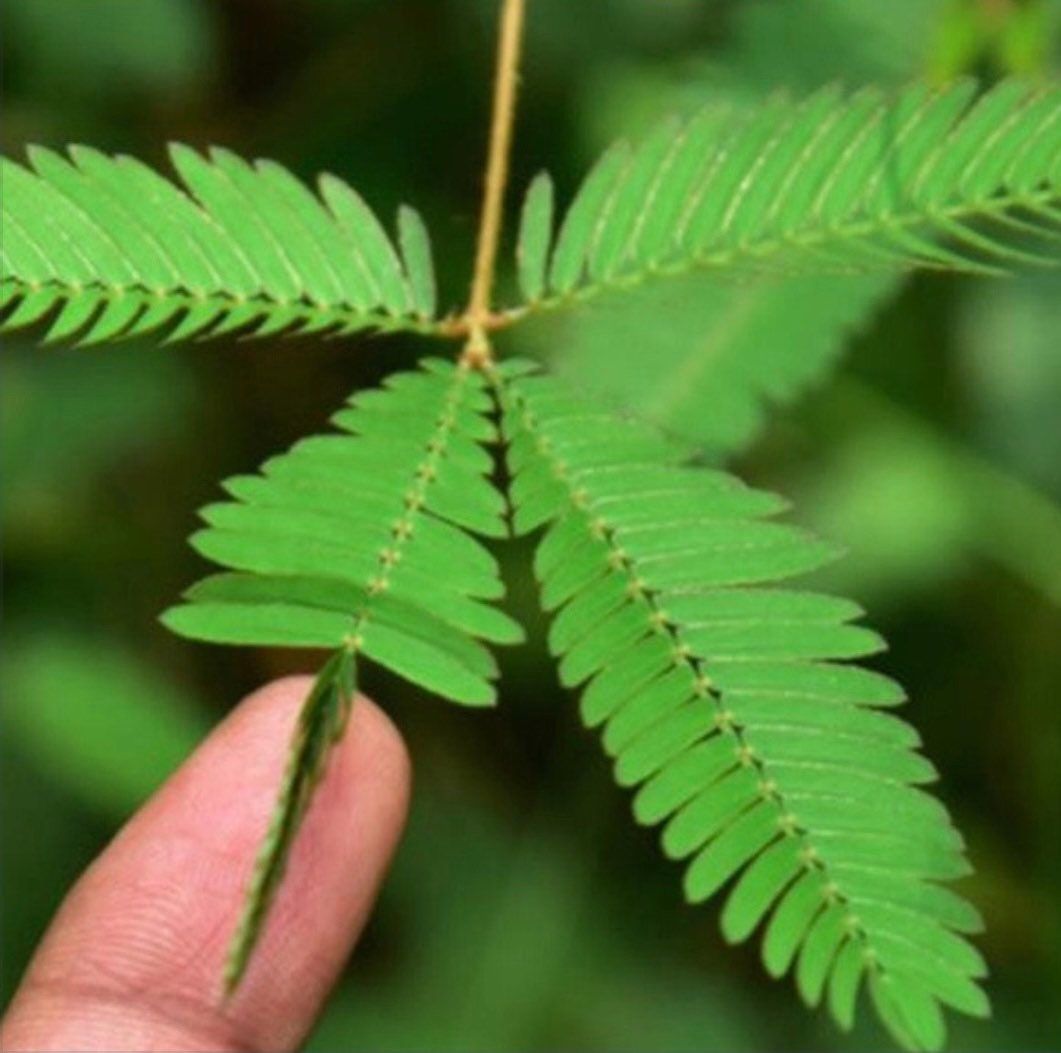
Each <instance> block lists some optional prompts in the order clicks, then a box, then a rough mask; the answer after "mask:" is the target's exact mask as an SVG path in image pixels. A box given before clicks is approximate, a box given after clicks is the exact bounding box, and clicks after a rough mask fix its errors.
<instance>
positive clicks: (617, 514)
mask: <svg viewBox="0 0 1061 1053" xmlns="http://www.w3.org/2000/svg"><path fill="white" fill-rule="evenodd" d="M525 370H526V367H525V366H524V365H522V364H517V365H515V366H507V365H505V366H502V367H501V369H500V371H499V379H498V386H499V389H500V390H501V392H502V395H501V398H502V400H503V407H504V429H505V434H506V438H507V441H508V444H509V445H508V451H509V454H508V455H509V468H510V472H511V475H512V477H513V482H512V487H511V495H512V502H513V506H514V509H515V512H514V523H515V527H516V530H517V531H518V532H527V531H531V530H535V529H538V528H540V527H543V526H544V527H546V528H547V529H546V531H545V534H544V536H543V538H542V540H541V543H540V545H539V547H538V550H537V553H536V556H535V571H536V575H537V577H538V578H539V580H540V582H541V590H542V602H543V606H544V607H545V608H546V609H547V610H549V611H552V612H554V620H553V622H552V626H551V629H550V635H549V645H550V648H551V650H552V651H553V652H554V653H555V654H556V655H558V656H559V657H560V676H561V680H562V682H563V683H564V684H566V685H567V686H570V687H574V686H578V685H585V686H584V689H583V692H582V697H581V713H582V717H583V719H584V721H585V723H586V724H587V725H588V726H590V727H597V728H600V729H601V734H602V739H603V745H604V749H605V750H606V752H607V753H608V754H609V755H610V756H611V757H612V758H613V759H614V765H615V768H614V772H615V778H616V780H617V781H618V783H619V784H620V785H622V786H626V787H630V788H632V789H636V793H635V796H634V800H633V811H634V816H635V818H636V819H637V821H638V822H640V823H644V824H652V825H655V824H659V823H662V824H664V825H663V832H662V847H663V851H664V852H665V854H666V855H668V856H669V857H671V858H674V859H678V860H686V861H688V865H687V869H686V872H685V878H684V889H685V894H686V896H687V898H688V899H689V900H691V901H693V902H700V901H703V900H706V899H708V898H709V897H711V896H713V895H715V894H716V893H717V892H719V891H720V890H721V889H723V888H724V887H726V886H729V892H728V895H727V896H726V900H725V905H724V907H723V911H722V929H723V933H724V934H725V936H726V938H727V939H728V940H730V941H733V942H737V941H741V940H745V939H747V938H748V937H749V936H750V935H751V934H752V932H753V931H754V930H755V929H756V928H757V927H759V926H760V925H761V926H763V928H764V936H763V944H762V956H763V963H764V966H765V968H766V970H767V971H768V972H769V973H770V974H771V975H772V976H780V975H782V974H784V973H785V972H788V971H789V970H790V969H791V970H793V971H794V973H795V980H796V985H797V988H798V990H799V993H800V995H801V997H802V998H803V1000H804V1001H805V1002H807V1003H808V1004H809V1005H812V1006H813V1005H818V1004H820V1003H822V1002H825V1003H826V1004H827V1005H828V1006H829V1009H830V1012H831V1013H832V1015H833V1017H834V1018H835V1019H836V1021H837V1022H838V1023H839V1024H840V1026H841V1027H844V1028H847V1027H850V1026H851V1022H852V1020H853V1018H854V1012H855V1003H856V999H857V995H858V992H859V990H860V988H862V987H863V986H864V987H865V988H866V989H867V990H868V991H869V993H870V997H871V999H872V1000H873V1002H874V1004H875V1005H876V1007H877V1009H878V1012H879V1015H880V1016H881V1019H882V1020H883V1021H884V1023H885V1025H886V1026H887V1027H888V1028H889V1030H891V1032H892V1033H893V1034H894V1035H895V1036H896V1038H897V1039H898V1040H899V1041H900V1042H901V1043H902V1044H903V1045H904V1046H906V1047H908V1048H910V1049H937V1048H939V1046H940V1044H941V1043H942V1041H943V1018H942V1014H941V1012H940V1006H941V1005H942V1006H948V1007H950V1008H953V1009H956V1010H958V1011H960V1012H965V1013H969V1014H972V1015H976V1016H981V1015H985V1014H986V1013H987V1012H988V1003H987V1001H986V998H985V996H984V994H983V992H982V990H981V988H980V986H979V985H978V983H977V980H978V979H980V978H981V977H982V976H983V975H984V972H985V970H984V964H983V961H982V959H981V957H980V955H979V954H978V952H977V951H976V950H975V949H974V948H973V947H972V946H971V945H970V944H969V943H968V942H967V941H966V940H965V939H964V938H963V936H962V934H964V933H969V932H974V931H976V930H977V929H978V928H979V919H978V916H977V914H976V912H975V911H974V910H973V908H972V907H971V906H970V905H969V904H967V903H966V902H965V901H964V900H962V899H960V898H959V897H958V896H956V895H955V894H954V893H953V892H951V891H950V890H948V889H947V888H945V887H944V885H943V884H941V882H946V881H949V880H952V879H954V878H957V877H960V876H962V875H963V874H965V873H967V872H968V864H967V863H966V860H965V856H964V852H963V844H962V839H961V836H960V835H959V834H958V832H957V831H956V830H955V828H954V827H953V825H952V824H951V821H950V819H949V817H948V815H947V812H946V810H945V809H944V808H943V806H942V805H941V804H940V803H939V802H938V801H937V800H936V799H935V798H933V797H931V796H929V795H928V794H927V793H926V792H925V790H924V789H923V788H922V787H923V786H924V784H926V783H928V782H931V781H932V780H934V779H935V777H936V773H935V771H934V769H933V767H932V766H931V764H929V762H928V761H927V760H925V759H924V757H922V756H921V755H920V754H919V753H918V752H917V746H918V744H919V740H918V736H917V734H916V732H915V731H914V730H913V728H911V727H910V726H909V725H907V724H905V723H903V722H902V721H900V720H898V719H897V718H896V717H894V716H893V715H891V713H890V712H889V710H891V709H892V708H893V707H894V706H896V705H898V704H899V703H900V702H902V701H903V699H904V696H903V692H902V690H901V688H899V686H898V685H897V684H895V683H894V682H893V681H891V680H889V679H887V678H886V677H884V676H882V675H880V674H878V673H875V672H870V671H869V670H866V669H863V668H861V667H859V666H857V665H853V664H849V663H850V662H851V661H852V660H854V659H859V658H862V657H865V656H867V655H871V654H874V653H876V652H878V651H880V650H881V649H882V648H883V646H884V644H883V641H882V640H881V639H880V637H879V636H877V634H876V633H874V632H872V631H871V630H869V629H866V628H864V627H862V626H860V625H858V624H856V621H857V619H858V618H859V616H860V615H861V611H860V609H859V608H858V607H857V606H856V605H855V604H853V603H850V602H848V601H846V600H843V599H840V598H836V597H832V596H826V595H820V594H816V593H812V592H803V591H798V590H793V589H791V588H789V587H778V583H781V582H784V581H785V580H786V579H789V578H792V577H794V576H798V575H800V574H803V573H805V572H807V571H810V570H813V569H814V568H816V567H818V566H820V565H821V564H823V563H825V562H827V561H828V560H830V559H831V558H833V556H834V555H835V553H834V552H833V550H832V549H831V548H830V547H829V546H827V545H824V544H823V543H822V542H820V541H818V540H817V539H815V538H813V537H811V536H809V535H807V534H805V533H803V532H802V531H799V530H797V529H795V528H793V527H790V526H786V525H783V524H779V523H775V522H772V521H771V520H772V517H773V516H774V515H776V513H778V512H779V511H780V510H781V509H782V508H783V507H784V503H783V502H782V501H781V500H780V499H779V498H777V497H775V496H774V495H772V494H769V493H765V492H762V491H758V490H753V489H750V488H749V487H747V486H745V485H744V484H742V483H741V482H739V481H738V480H737V479H735V478H734V477H733V476H730V475H728V474H726V473H723V472H719V471H714V470H710V469H706V468H699V467H690V466H688V465H687V464H686V463H685V458H684V456H683V453H682V450H681V448H680V447H675V446H673V445H672V444H669V443H667V442H666V441H663V440H661V439H660V438H659V436H658V435H657V434H656V433H655V432H653V431H652V430H651V429H649V428H647V427H645V426H644V425H641V424H637V423H634V422H631V421H627V420H623V419H621V418H618V417H610V416H608V415H606V414H601V413H600V411H599V410H596V409H595V408H591V407H588V406H586V405H585V404H584V403H582V402H581V401H580V400H579V399H578V398H577V397H575V396H573V395H572V394H571V393H570V392H569V391H568V390H567V389H566V388H564V387H563V386H561V385H560V384H558V383H557V382H556V381H555V380H552V379H549V378H545V377H541V376H534V375H525Z"/></svg>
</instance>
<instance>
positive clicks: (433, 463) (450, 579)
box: [162, 360, 522, 988]
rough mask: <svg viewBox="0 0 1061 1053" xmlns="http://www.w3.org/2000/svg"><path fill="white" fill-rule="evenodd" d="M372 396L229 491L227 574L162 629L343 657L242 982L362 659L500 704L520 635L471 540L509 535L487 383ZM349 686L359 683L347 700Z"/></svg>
mask: <svg viewBox="0 0 1061 1053" xmlns="http://www.w3.org/2000/svg"><path fill="white" fill-rule="evenodd" d="M421 365H422V368H421V370H420V371H418V372H415V373H399V374H396V375H394V376H391V377H390V378H389V379H388V380H387V381H386V384H385V386H384V387H383V388H382V389H378V390H374V391H365V392H360V393H358V394H356V395H354V396H353V398H351V399H350V401H349V403H348V405H347V406H346V407H345V408H344V409H342V410H340V411H339V412H338V413H337V414H336V415H335V416H334V417H333V422H334V423H335V424H336V425H337V427H338V428H339V429H341V431H340V433H338V434H331V435H318V436H314V437H312V438H308V439H304V440H302V441H300V442H299V443H297V444H296V445H295V446H294V447H293V448H292V449H291V450H290V451H289V452H287V453H285V454H282V455H280V456H278V457H274V458H272V459H271V460H269V461H267V462H266V463H265V464H264V465H263V467H262V470H261V472H260V474H257V475H247V476H237V477H235V478H232V479H229V480H227V482H226V483H225V488H226V489H227V491H228V493H229V495H230V496H231V498H232V500H230V501H226V502H222V503H218V504H213V505H209V506H207V507H206V508H204V509H202V511H201V513H200V514H201V516H202V518H203V520H204V521H205V523H206V526H205V529H203V530H200V531H199V532H198V533H197V534H195V535H194V536H193V538H192V544H193V545H194V547H195V548H196V549H197V550H198V551H199V552H200V553H201V554H202V555H204V556H205V557H206V558H208V559H210V560H212V561H213V562H214V563H216V564H219V565H220V566H221V567H222V568H224V569H223V572H222V573H219V574H215V575H213V576H211V577H208V578H206V579H204V580H202V581H200V582H199V583H198V584H196V585H194V586H193V587H192V588H191V589H189V590H188V592H187V593H186V594H185V597H184V598H185V602H184V603H183V604H181V605H179V606H176V607H173V608H171V609H170V610H169V611H167V612H165V614H163V616H162V620H163V622H164V623H165V624H166V625H167V626H169V628H170V629H172V630H173V631H175V632H177V633H179V634H180V635H182V636H186V637H190V638H192V639H196V640H204V641H210V642H214V643H226V644H253V645H263V646H280V647H308V648H328V649H331V650H332V651H333V655H332V657H331V659H329V661H328V663H327V664H326V665H325V667H324V669H323V670H322V672H321V674H320V677H319V678H318V682H317V686H316V687H315V688H314V691H313V693H312V694H311V696H310V698H309V700H308V701H307V702H306V704H305V708H304V711H303V716H302V718H301V719H300V722H299V725H298V730H297V732H296V736H295V740H294V743H293V744H292V747H291V755H290V762H289V768H288V773H287V775H286V777H285V781H284V785H283V788H282V791H281V794H280V800H279V802H278V805H277V809H276V812H275V818H274V821H273V824H272V826H271V827H270V832H269V834H268V835H267V837H266V840H265V843H264V844H263V848H262V853H261V856H260V859H259V863H258V865H257V867H256V870H255V876H254V878H253V881H252V884H251V888H250V892H249V893H248V899H247V903H246V907H245V910H244V917H243V921H242V922H241V923H240V926H239V928H238V931H237V933H236V936H235V938H234V942H233V945H232V952H231V955H230V960H229V968H228V973H227V979H226V983H227V984H228V986H229V987H230V988H231V987H233V986H234V985H235V984H236V983H237V982H238V980H239V977H240V976H241V975H242V972H243V969H244V968H245V966H246V963H247V959H248V957H249V955H250V951H251V949H252V947H253V945H254V942H255V941H256V939H257V938H258V935H259V934H260V931H261V928H262V925H263V923H264V918H265V913H266V911H267V908H268V905H269V901H270V900H271V898H272V894H273V892H274V890H275V888H276V886H277V884H278V882H279V879H280V873H281V872H282V869H283V862H284V859H285V858H286V856H287V853H288V851H289V849H290V845H291V843H292V841H293V839H294V837H295V832H296V830H297V827H298V824H299V822H300V821H301V818H302V815H303V814H304V812H305V809H306V807H307V805H308V799H309V795H310V793H311V791H312V787H313V786H314V785H315V784H316V782H317V780H318V779H319V775H320V772H321V771H322V770H323V766H324V763H325V759H326V754H327V743H329V742H332V741H334V740H335V738H337V736H338V733H339V731H340V730H341V727H342V726H343V724H344V723H345V713H346V711H347V710H348V709H349V699H350V697H351V695H352V691H353V687H352V684H353V683H354V680H355V679H356V676H357V665H358V663H359V662H360V661H361V660H362V659H367V660H369V661H372V662H375V663H377V664H378V665H381V666H383V667H384V668H386V669H389V670H390V671H392V672H393V673H396V674H397V675H398V676H401V677H403V678H404V679H406V680H408V681H410V682H412V683H414V684H416V685H418V686H420V687H422V688H424V689H426V690H428V691H430V692H432V693H434V694H436V695H440V696H442V697H444V698H447V699H450V700H452V701H454V702H457V703H460V704H462V705H468V706H489V705H493V704H494V701H495V690H494V686H493V681H494V680H495V679H496V677H497V664H496V662H495V659H494V657H493V655H492V654H491V652H490V650H488V648H487V647H486V646H485V645H484V642H483V641H487V642H489V643H515V642H518V641H519V640H520V639H521V638H522V630H521V628H520V627H519V625H518V624H517V623H516V622H514V621H513V620H512V619H511V618H509V617H508V616H507V615H505V614H504V613H503V612H501V611H500V610H498V609H497V608H496V607H495V606H493V605H492V604H491V602H490V601H493V600H496V599H498V598H500V597H501V596H502V595H503V593H504V587H503V585H502V582H501V578H500V574H499V569H498V565H497V561H496V560H495V558H494V557H493V555H492V554H491V553H490V552H489V551H488V550H487V549H486V548H485V547H484V546H483V544H482V543H481V542H480V541H479V540H477V539H476V538H475V537H473V536H472V535H473V534H480V535H486V536H490V537H502V536H505V535H506V533H507V527H506V524H505V521H504V518H503V513H504V511H505V503H504V500H503V498H502V497H501V495H500V494H499V493H498V492H497V490H496V489H495V488H494V486H493V484H492V483H491V482H490V478H489V476H490V474H491V472H492V471H493V467H494V461H493V457H492V456H491V454H490V452H489V451H488V449H487V448H486V446H487V444H490V443H492V442H494V441H495V439H496V437H497V436H496V432H497V427H496V425H495V423H494V422H493V421H492V420H491V419H490V416H489V414H490V413H491V412H492V411H493V408H494V401H493V397H492V393H491V392H490V391H489V389H488V388H487V386H486V383H485V381H484V378H483V377H482V375H481V374H479V373H476V372H473V371H471V370H469V369H467V368H464V367H461V366H455V365H453V364H451V363H448V362H445V361H441V360H425V362H423V363H422V364H421ZM347 685H350V686H347Z"/></svg>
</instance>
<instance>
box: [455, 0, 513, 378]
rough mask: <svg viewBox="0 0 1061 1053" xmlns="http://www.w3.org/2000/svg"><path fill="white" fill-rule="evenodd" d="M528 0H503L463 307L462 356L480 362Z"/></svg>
mask: <svg viewBox="0 0 1061 1053" xmlns="http://www.w3.org/2000/svg"><path fill="white" fill-rule="evenodd" d="M525 6H526V0H504V8H503V9H502V12H501V29H500V33H499V35H498V42H497V73H496V76H495V79H494V110H493V117H492V119H491V122H490V149H489V153H488V155H487V160H486V180H485V185H484V189H483V206H482V213H481V216H480V220H479V241H478V245H477V247H476V252H475V271H474V274H473V276H472V288H471V296H470V298H469V300H468V307H467V309H466V310H465V312H464V321H465V322H466V324H467V326H468V342H467V344H466V345H465V347H464V354H463V361H465V362H466V363H467V364H468V365H472V366H481V365H483V364H484V363H486V362H489V361H490V360H491V358H492V357H493V352H492V349H491V347H490V340H489V337H488V336H487V332H488V330H489V329H490V321H491V312H490V294H491V292H492V290H493V285H494V270H495V266H496V263H497V245H498V241H499V239H500V237H501V212H502V204H503V202H504V196H505V184H506V182H507V181H508V159H509V152H510V149H511V145H512V122H513V118H514V117H515V112H516V78H517V73H518V69H519V55H520V45H521V43H522V40H523V15H524V9H525Z"/></svg>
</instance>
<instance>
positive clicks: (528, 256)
mask: <svg viewBox="0 0 1061 1053" xmlns="http://www.w3.org/2000/svg"><path fill="white" fill-rule="evenodd" d="M552 237H553V181H552V179H550V178H549V176H548V175H547V174H546V173H544V172H542V173H540V174H539V175H537V176H535V177H534V179H533V180H532V182H531V185H530V187H529V188H528V189H527V196H526V197H525V198H524V200H523V211H522V212H521V213H520V226H519V240H518V241H517V244H516V265H517V268H518V270H519V287H520V290H521V291H522V293H523V296H524V297H525V299H526V300H527V302H528V303H534V302H535V301H537V300H539V299H541V296H542V294H543V293H544V292H545V285H546V268H547V266H548V262H549V249H550V247H551V245H552Z"/></svg>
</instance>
